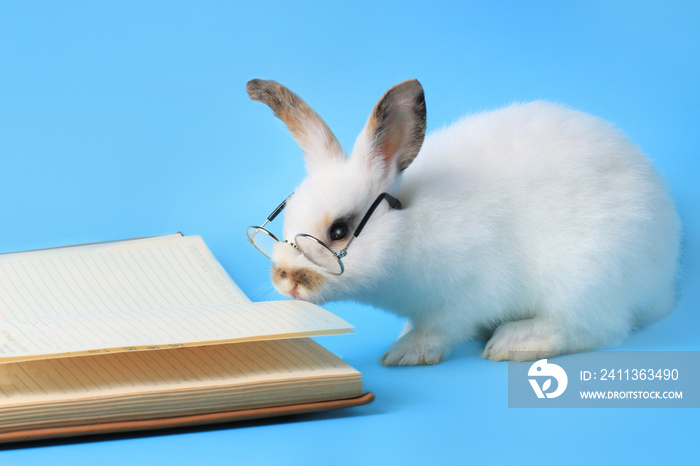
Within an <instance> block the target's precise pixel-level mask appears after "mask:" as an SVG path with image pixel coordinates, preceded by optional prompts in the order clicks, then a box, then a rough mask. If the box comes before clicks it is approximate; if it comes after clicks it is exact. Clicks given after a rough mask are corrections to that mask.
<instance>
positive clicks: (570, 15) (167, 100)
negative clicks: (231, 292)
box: [0, 1, 700, 466]
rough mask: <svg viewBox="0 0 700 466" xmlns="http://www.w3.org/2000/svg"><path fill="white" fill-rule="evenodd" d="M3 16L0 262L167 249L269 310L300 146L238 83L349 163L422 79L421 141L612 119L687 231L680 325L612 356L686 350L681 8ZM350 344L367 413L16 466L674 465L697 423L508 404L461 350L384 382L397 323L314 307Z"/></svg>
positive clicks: (692, 261) (13, 8)
mask: <svg viewBox="0 0 700 466" xmlns="http://www.w3.org/2000/svg"><path fill="white" fill-rule="evenodd" d="M299 3H300V2H265V3H257V6H256V4H255V2H222V1H197V2H195V1H191V2H177V1H163V2H156V1H121V2H104V1H100V2H98V1H95V2H72V1H61V2H53V1H45V2H19V1H15V2H3V4H2V5H1V6H0V160H1V161H2V163H1V164H0V214H1V216H0V218H1V219H2V228H0V250H2V251H15V250H24V249H33V248H42V247H50V246H58V245H64V244H74V243H81V242H88V241H101V240H109V239H118V238H128V237H136V236H146V235H158V234H165V233H171V232H174V231H178V230H181V231H183V232H184V233H186V234H201V235H202V236H203V237H204V239H205V240H206V242H207V243H208V244H209V246H210V247H211V249H212V250H213V251H214V253H215V255H216V256H217V257H218V258H219V259H220V260H221V262H222V263H223V265H224V266H225V268H226V269H227V270H228V271H229V273H230V274H231V276H232V277H233V278H234V279H235V280H236V281H237V282H238V283H239V284H240V286H241V287H242V288H243V290H244V291H245V292H246V293H248V294H249V295H250V296H251V297H252V298H253V299H257V300H262V299H270V298H273V297H275V294H274V292H273V291H272V288H271V286H270V285H269V283H268V278H267V264H266V263H265V262H264V260H263V258H262V256H259V254H258V253H257V252H255V251H254V250H252V248H250V246H248V245H247V243H246V241H245V238H244V229H245V227H246V226H248V225H250V224H254V223H258V222H260V221H262V220H263V218H264V216H265V215H267V214H268V213H269V211H270V210H271V209H272V208H274V206H276V205H277V203H279V202H280V201H281V200H282V199H283V198H284V196H285V195H287V194H288V193H289V192H290V191H291V190H292V189H293V188H294V186H295V185H296V184H297V183H298V182H299V181H300V180H301V179H302V177H303V164H302V161H301V156H300V151H299V149H298V148H297V146H296V145H295V143H294V141H293V140H292V138H291V136H289V135H288V133H287V131H286V129H285V128H284V126H283V125H282V123H280V122H278V121H277V120H275V119H274V118H273V116H272V113H271V112H270V110H269V109H268V108H266V107H265V106H263V105H262V104H259V103H256V102H251V101H250V100H249V99H248V97H247V95H246V93H245V83H246V81H247V80H248V79H251V78H255V77H260V78H267V79H275V80H278V81H280V82H282V83H284V84H286V85H287V86H289V87H290V88H291V89H293V90H294V91H296V92H297V93H299V94H300V95H301V96H302V97H303V98H305V99H306V100H307V101H308V102H309V103H310V104H311V105H312V106H313V107H314V108H315V109H316V110H317V111H318V112H319V113H320V114H321V115H322V116H323V118H324V119H325V120H326V121H327V123H328V124H329V126H330V127H331V128H332V129H333V130H334V132H335V133H336V135H337V136H338V138H339V140H340V141H341V143H342V144H343V145H345V146H346V147H349V146H351V144H352V143H353V141H354V138H355V136H356V135H357V134H358V133H359V131H360V129H361V128H362V126H363V124H364V122H365V120H366V118H367V115H368V114H369V111H370V110H371V108H372V106H373V105H374V103H375V102H376V100H377V99H378V98H379V97H380V95H381V94H382V93H383V92H384V90H385V89H387V88H388V87H390V86H391V85H393V84H395V83H397V82H400V81H402V80H404V79H408V78H413V77H416V78H418V79H419V80H420V81H421V82H422V84H423V86H424V88H425V91H426V99H427V105H428V126H429V129H435V128H439V127H441V126H443V125H444V124H448V123H449V122H451V121H454V120H455V119H457V118H458V117H459V116H461V115H463V114H464V113H467V112H474V111H479V110H482V109H490V108H494V107H499V106H502V105H504V104H507V103H509V102H512V101H526V100H530V99H535V98H538V99H548V100H553V101H557V102H561V103H565V104H568V105H571V106H572V107H574V108H577V109H580V110H584V111H588V112H590V113H593V114H595V115H598V116H600V117H603V118H605V119H607V120H610V121H612V122H613V123H615V124H616V125H617V126H618V127H619V128H621V129H622V130H623V131H624V132H625V133H626V134H627V135H629V136H630V137H631V138H632V139H633V140H635V141H636V142H637V143H638V144H640V145H641V147H642V148H643V149H644V150H645V151H646V152H647V153H649V154H650V156H651V157H652V158H653V160H654V163H655V164H656V166H657V167H658V168H659V170H660V171H661V172H662V173H663V174H664V176H665V177H666V179H667V180H668V183H669V187H670V189H671V191H672V193H673V196H674V198H675V199H676V202H677V205H678V208H679V210H680V213H681V216H682V218H683V221H684V225H685V246H684V248H685V249H684V266H683V267H684V281H683V284H682V289H681V291H682V294H681V298H680V302H679V304H678V308H677V310H676V311H675V313H674V314H673V315H671V316H670V317H668V318H667V319H665V320H664V321H662V322H660V323H658V324H656V325H654V326H653V327H651V328H648V329H645V330H643V331H640V332H638V333H636V334H634V335H633V336H632V338H630V339H629V340H627V341H626V342H625V344H624V345H623V347H622V349H626V350H700V330H699V329H700V317H699V315H698V314H699V313H698V310H699V308H700V286H698V285H700V278H699V277H700V271H699V270H698V266H699V265H700V257H699V254H700V253H699V248H698V246H699V243H698V238H699V231H700V224H699V223H700V206H699V205H698V199H699V196H698V175H699V174H700V163H699V162H700V156H699V153H698V152H699V149H698V148H699V147H700V131H699V130H698V122H699V121H700V118H699V116H700V91H699V90H698V83H700V60H699V59H698V58H699V57H700V4H699V3H697V2H692V1H688V2H676V1H658V2H640V1H628V2H620V1H567V2H554V1H551V2H548V1H537V2H520V1H513V2H502V1H493V2H489V1H481V2H428V1H424V2H420V1H411V2H376V4H375V2H364V1H360V2H357V1H356V2H352V3H345V4H341V2H315V3H314V2H312V3H307V2H304V6H300V4H299ZM328 308H329V309H330V310H331V311H334V312H336V313H337V314H339V315H340V316H342V317H343V318H345V319H346V320H348V321H350V322H351V323H353V324H354V325H355V326H356V327H357V329H356V330H357V334H356V335H352V336H342V337H333V338H330V337H328V338H323V339H321V340H322V343H323V344H325V345H326V346H327V347H329V348H330V349H331V350H333V351H335V352H336V353H337V354H339V355H340V356H341V357H343V358H345V359H346V360H347V361H348V362H349V363H350V364H351V365H353V366H354V367H356V368H358V369H359V370H361V371H362V372H363V373H364V377H365V383H366V387H367V389H369V390H371V391H373V392H375V394H376V396H377V400H376V401H375V402H374V403H372V404H370V405H367V406H365V407H361V408H356V409H352V410H346V411H344V412H335V413H322V414H316V415H311V416H303V417H296V418H292V419H288V420H284V421H279V422H269V421H268V422H254V423H245V424H242V425H238V426H224V427H218V428H211V429H193V430H185V431H175V432H161V433H157V434H147V435H126V436H116V437H105V438H95V439H89V440H87V441H73V442H45V443H42V444H27V445H24V446H23V447H22V448H18V449H13V450H7V451H2V452H0V464H1V465H2V466H10V465H23V464H27V465H29V464H31V465H36V464H51V465H53V466H58V465H63V464H70V465H76V464H101V465H111V464H130V465H140V464H169V465H177V464H206V465H214V464H232V463H234V462H235V463H239V464H328V463H331V462H332V463H334V464H467V463H470V464H485V463H490V464H505V463H506V462H508V463H517V464H548V463H549V462H550V461H554V460H555V459H563V460H564V461H565V462H566V463H567V464H576V463H579V464H591V463H597V462H604V463H616V464H632V463H633V464H657V463H659V462H662V461H663V462H664V463H674V462H677V463H680V464H687V463H688V462H689V461H690V462H693V461H696V458H697V425H698V421H700V414H699V413H698V411H697V410H692V409H687V410H682V409H676V410H670V409H669V410H656V409H639V410H629V409H617V410H615V409H596V410H583V409H546V410H532V409H530V410H527V409H523V410H516V409H509V408H508V407H507V364H505V363H494V362H489V361H485V360H482V359H480V358H479V357H478V353H479V351H480V349H481V345H482V344H481V343H470V344H466V345H463V346H461V347H460V348H459V349H458V350H457V351H455V352H454V353H453V354H452V355H451V356H450V357H449V358H448V359H447V360H446V361H445V362H444V363H442V364H440V365H439V366H435V367H419V368H384V367H381V366H379V365H378V364H377V358H378V357H379V356H380V355H381V354H382V353H383V351H384V350H385V349H386V348H387V347H388V345H389V344H390V343H391V341H392V340H393V339H394V338H395V337H396V335H397V334H398V332H399V330H400V327H401V323H400V321H399V320H398V319H396V318H394V317H392V316H390V315H388V314H385V313H383V312H382V311H379V310H375V309H370V308H366V307H362V306H358V305H355V304H351V303H338V304H331V305H329V306H328Z"/></svg>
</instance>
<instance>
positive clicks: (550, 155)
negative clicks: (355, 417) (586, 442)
mask: <svg viewBox="0 0 700 466" xmlns="http://www.w3.org/2000/svg"><path fill="white" fill-rule="evenodd" d="M247 90H248V94H249V95H250V97H251V98H252V99H254V100H258V101H261V102H264V103H266V104H267V105H269V106H270V107H271V108H272V109H273V110H274V112H275V114H276V115H277V116H278V117H279V118H280V119H282V120H283V121H284V122H285V123H286V125H287V126H288V128H289V129H290V131H291V133H292V135H293V136H294V138H295V140H296V141H297V143H298V144H299V145H300V146H301V148H302V150H303V152H304V156H305V162H306V167H307V172H308V177H307V178H306V179H305V180H304V181H303V182H302V183H301V185H300V186H299V187H298V188H297V189H296V190H295V191H294V193H293V195H292V196H291V197H290V198H289V199H288V200H287V203H286V212H285V222H284V230H283V231H284V239H286V240H287V242H286V243H285V242H279V243H276V244H275V245H274V253H273V254H271V255H272V258H273V268H272V281H273V284H274V286H275V288H276V289H277V290H278V291H279V292H280V293H283V294H285V295H288V296H291V297H294V298H300V299H304V300H308V301H312V302H316V303H323V302H326V301H335V300H354V301H358V302H362V303H367V304H370V305H373V306H376V307H379V308H383V309H385V310H388V311H390V312H393V313H395V314H397V315H399V316H403V317H405V318H407V319H408V323H407V325H406V329H405V330H404V332H403V334H402V335H401V336H400V338H399V339H398V340H397V341H396V342H394V344H393V345H392V346H391V347H390V348H389V350H388V351H387V352H386V354H384V356H383V357H382V359H381V362H382V363H383V364H385V365H416V364H436V363H438V362H440V361H441V360H442V359H443V358H444V357H445V356H446V355H447V354H448V352H449V351H450V350H451V349H452V348H453V347H454V346H455V345H457V344H459V343H460V342H462V341H465V340H469V339H474V338H479V337H480V336H483V335H487V336H488V335H492V336H491V337H490V340H489V341H488V343H487V344H486V348H485V350H484V352H483V356H484V357H486V358H489V359H492V360H507V359H517V360H528V359H530V360H532V359H541V358H547V357H551V356H554V355H558V354H562V353H570V352H578V351H588V350H593V349H597V348H602V347H609V346H611V345H615V344H618V343H619V342H620V341H621V340H622V339H623V338H624V337H625V336H626V335H627V334H628V333H629V332H630V331H631V330H632V329H634V328H635V327H638V326H641V325H644V324H648V323H651V322H653V321H655V320H657V319H659V318H661V317H662V316H664V315H666V314H667V313H668V312H669V311H671V309H672V308H673V306H674V304H675V294H676V293H675V281H676V275H677V267H678V257H679V249H680V228H681V226H680V220H679V217H678V214H677V212H676V210H675V207H674V204H673V201H672V199H671V198H670V196H669V194H668V193H667V191H666V189H665V187H664V183H663V180H662V179H661V177H660V175H659V174H658V173H657V172H656V171H655V170H654V168H653V166H652V163H651V162H650V160H649V159H648V158H647V157H646V156H645V155H644V154H642V152H640V150H639V149H638V148H637V147H636V146H635V145H633V144H632V143H631V142H630V141H629V140H627V139H626V138H625V137H624V136H623V135H621V134H620V133H619V132H618V131H617V130H615V129H614V128H613V127H612V126H611V125H609V124H607V123H605V122H603V121H601V120H599V119H597V118H595V117H592V116H590V115H587V114H584V113H580V112H577V111H573V110H570V109H567V108H564V107H561V106H559V105H554V104H551V103H546V102H540V101H537V102H532V103H528V104H516V105H511V106H509V107H506V108H503V109H501V110H496V111H491V112H487V113H483V114H479V115H475V116H468V117H466V118H464V119H462V120H460V121H458V122H457V123H455V124H453V125H452V126H449V127H446V128H444V129H441V130H438V131H436V132H434V133H432V134H430V135H428V136H427V137H425V140H424V135H425V127H426V118H425V101H424V96H423V88H422V86H421V85H420V83H419V82H418V81H416V80H410V81H405V82H403V83H401V84H398V85H396V86H394V87H393V88H391V89H389V90H388V91H387V92H386V93H385V94H384V96H383V97H382V98H381V99H380V100H379V102H378V103H377V105H376V106H375V108H374V110H373V111H372V113H371V115H370V117H369V120H368V121H367V124H366V126H365V128H364V130H363V131H362V133H361V134H360V135H359V137H358V138H357V141H356V143H355V147H354V148H353V151H352V153H351V155H350V156H349V157H348V156H346V154H345V153H344V152H343V150H342V148H341V146H340V144H339V143H338V141H337V140H336V138H335V136H334V135H333V133H332V132H331V131H330V129H329V128H328V127H327V126H326V124H325V123H324V122H323V120H321V118H320V117H319V116H318V115H317V114H316V113H315V112H314V111H313V110H312V109H311V108H310V107H309V106H308V105H307V104H306V103H305V102H304V101H303V100H301V99H300V98H299V97H298V96H297V95H295V94H294V93H292V92H291V91H289V90H288V89H287V88H285V87H284V86H282V85H280V84H278V83H276V82H274V81H263V80H258V79H255V80H252V81H250V82H249V83H248V85H247ZM383 192H387V193H389V194H392V195H393V196H395V197H396V198H397V199H398V200H399V201H400V203H401V204H402V208H391V206H390V205H389V204H388V203H387V202H380V204H379V206H378V207H377V209H376V211H375V212H374V213H373V214H372V215H371V216H370V218H369V220H368V221H367V223H366V226H365V228H364V229H363V230H362V231H361V234H359V235H358V236H357V237H353V235H352V233H353V231H354V230H355V229H356V228H357V226H358V223H359V222H360V220H361V219H362V218H363V216H364V215H365V213H366V212H367V211H368V209H369V208H370V205H371V204H372V202H373V201H375V199H377V196H378V195H379V194H380V193H383ZM261 207H262V206H261ZM270 207H272V206H270ZM395 207H398V206H395ZM266 223H267V222H266ZM298 234H307V235H313V236H314V237H315V238H317V239H319V240H320V241H322V242H324V243H325V244H326V245H328V246H329V247H330V248H331V249H333V250H334V251H341V250H343V249H344V248H346V247H347V246H348V244H349V242H350V241H351V240H352V244H350V246H349V247H348V248H347V249H346V250H345V251H343V253H341V254H339V255H340V256H342V255H343V254H345V253H347V256H346V257H342V259H341V260H342V264H343V266H344V273H342V274H340V275H338V274H337V272H338V271H337V270H335V273H336V274H333V273H330V272H329V270H327V268H323V267H320V266H319V265H317V264H318V263H320V262H319V261H318V260H316V261H315V262H314V257H313V256H314V254H316V253H314V252H312V251H310V250H309V249H308V248H306V247H304V246H302V247H301V249H302V250H303V254H300V252H299V247H297V246H301V242H302V240H304V241H305V240H307V239H308V237H301V238H300V237H297V236H296V235H298ZM312 240H313V239H312ZM297 243H299V244H297Z"/></svg>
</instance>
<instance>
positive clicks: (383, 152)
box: [353, 79, 426, 178]
mask: <svg viewBox="0 0 700 466" xmlns="http://www.w3.org/2000/svg"><path fill="white" fill-rule="evenodd" d="M425 127H426V111H425V97H424V95H423V86H421V84H420V83H419V82H418V81H417V80H415V79H411V80H409V81H404V82H402V83H400V84H397V85H396V86H394V87H392V88H391V89H389V90H388V91H386V93H385V94H384V95H383V96H382V98H381V99H379V102H377V105H375V107H374V110H372V113H371V114H370V116H369V119H368V120H367V124H366V125H365V128H364V130H363V131H362V133H361V134H360V136H359V137H358V140H357V142H356V143H355V148H354V149H353V154H355V153H356V152H359V153H360V154H361V155H360V156H361V157H367V158H368V161H369V162H370V163H371V164H373V165H377V164H378V165H379V166H380V167H381V168H382V170H383V172H384V174H385V175H386V176H388V177H389V178H392V177H394V176H396V175H397V174H398V173H400V172H401V171H403V170H405V169H406V168H407V167H408V166H409V165H410V164H411V162H413V159H415V158H416V155H418V151H420V148H421V146H422V145H423V139H424V138H425Z"/></svg>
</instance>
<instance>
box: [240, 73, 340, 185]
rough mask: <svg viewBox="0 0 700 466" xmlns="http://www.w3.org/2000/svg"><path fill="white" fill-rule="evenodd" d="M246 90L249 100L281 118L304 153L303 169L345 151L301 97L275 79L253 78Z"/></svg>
mask: <svg viewBox="0 0 700 466" xmlns="http://www.w3.org/2000/svg"><path fill="white" fill-rule="evenodd" d="M246 90H247V91H248V95H249V96H250V98H251V99H253V100H257V101H258V102H263V103H264V104H267V105H268V106H269V107H270V108H271V109H272V110H273V111H274V112H275V116H276V117H277V118H279V119H280V120H282V121H283V122H284V123H285V124H286V125H287V128H289V131H290V132H291V133H292V136H294V139H295V140H296V142H297V144H299V146H300V147H301V150H302V151H303V152H304V160H305V161H306V171H307V172H310V171H312V170H314V169H315V168H316V167H318V166H320V165H323V164H324V163H325V162H327V161H329V160H333V159H344V158H345V154H344V152H343V148H342V147H341V146H340V143H339V142H338V140H337V139H336V137H335V135H334V134H333V132H332V131H331V130H330V128H329V127H328V125H326V123H325V122H324V121H323V120H322V119H321V117H320V116H318V114H317V113H316V112H315V111H314V110H313V109H312V108H311V107H309V105H308V104H307V103H306V102H304V101H303V100H302V99H301V97H299V96H298V95H296V94H295V93H293V92H292V91H290V90H289V89H287V88H286V87H285V86H283V85H281V84H280V83H277V82H275V81H265V80H262V79H253V80H251V81H248V84H247V85H246Z"/></svg>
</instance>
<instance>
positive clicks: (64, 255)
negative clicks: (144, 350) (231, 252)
mask: <svg viewBox="0 0 700 466" xmlns="http://www.w3.org/2000/svg"><path fill="white" fill-rule="evenodd" d="M246 301H248V298H246V297H245V295H244V294H243V292H242V291H241V290H240V289H239V288H238V287H237V286H236V285H235V284H234V283H233V281H232V280H231V279H230V278H229V277H228V275H227V274H226V272H225V271H224V270H223V268H222V267H221V265H220V264H219V263H218V261H217V260H216V259H215V258H214V256H213V255H212V254H211V252H210V251H209V249H208V248H207V246H206V245H205V244H204V241H203V240H202V239H201V238H200V237H199V236H189V237H183V236H167V237H161V238H149V239H144V240H133V241H123V242H117V243H108V244H97V245H86V246H76V247H68V248H57V249H50V250H43V251H30V252H26V253H16V254H5V255H0V316H2V317H4V318H16V319H31V318H35V317H42V316H49V315H58V316H68V315H77V314H85V313H88V314H94V313H103V312H113V311H124V310H136V309H165V308H175V307H191V306H199V305H208V304H214V305H216V304H224V303H236V302H246Z"/></svg>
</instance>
